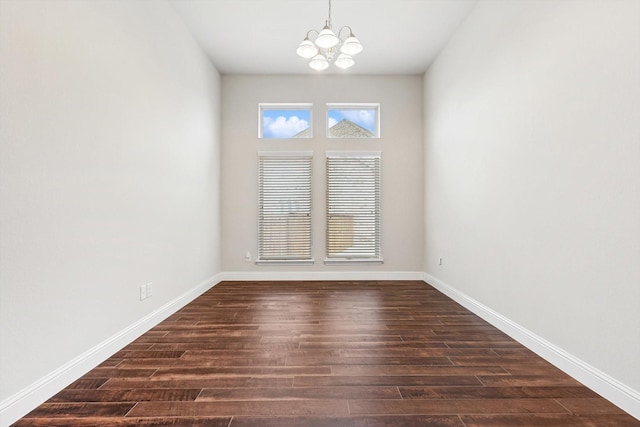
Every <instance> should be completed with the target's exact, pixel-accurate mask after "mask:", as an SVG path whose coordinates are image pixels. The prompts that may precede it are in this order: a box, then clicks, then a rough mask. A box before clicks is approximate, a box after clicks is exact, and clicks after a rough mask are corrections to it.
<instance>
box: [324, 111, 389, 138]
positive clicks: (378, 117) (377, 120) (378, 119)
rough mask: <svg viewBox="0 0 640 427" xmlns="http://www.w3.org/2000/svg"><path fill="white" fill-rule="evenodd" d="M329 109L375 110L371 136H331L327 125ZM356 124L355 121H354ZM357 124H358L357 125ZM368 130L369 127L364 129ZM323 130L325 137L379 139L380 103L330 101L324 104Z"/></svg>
mask: <svg viewBox="0 0 640 427" xmlns="http://www.w3.org/2000/svg"><path fill="white" fill-rule="evenodd" d="M330 110H375V113H376V117H375V121H374V122H375V130H374V131H373V132H372V133H373V136H372V137H341V136H331V132H330V127H329V118H330V117H329V114H330ZM356 125H357V123H356ZM358 126H359V125H358ZM366 130H369V129H366ZM325 132H326V137H327V139H357V140H360V139H364V140H367V139H380V103H379V102H374V103H371V102H368V103H356V102H330V103H327V104H326V120H325Z"/></svg>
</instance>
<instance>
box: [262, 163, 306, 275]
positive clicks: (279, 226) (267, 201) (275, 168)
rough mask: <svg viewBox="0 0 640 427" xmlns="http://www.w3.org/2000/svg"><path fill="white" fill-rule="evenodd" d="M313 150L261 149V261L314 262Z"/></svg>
mask: <svg viewBox="0 0 640 427" xmlns="http://www.w3.org/2000/svg"><path fill="white" fill-rule="evenodd" d="M311 163H312V154H311V153H310V152H295V153H283V152H277V153H264V152H261V153H258V181H259V182H258V198H259V200H258V210H259V212H258V263H260V262H265V263H266V262H312V261H313V260H312V256H311Z"/></svg>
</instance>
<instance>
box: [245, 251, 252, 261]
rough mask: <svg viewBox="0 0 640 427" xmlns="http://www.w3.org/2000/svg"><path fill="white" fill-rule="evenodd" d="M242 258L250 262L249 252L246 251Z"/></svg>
mask: <svg viewBox="0 0 640 427" xmlns="http://www.w3.org/2000/svg"><path fill="white" fill-rule="evenodd" d="M244 260H245V261H247V262H251V252H249V251H247V253H246V254H244Z"/></svg>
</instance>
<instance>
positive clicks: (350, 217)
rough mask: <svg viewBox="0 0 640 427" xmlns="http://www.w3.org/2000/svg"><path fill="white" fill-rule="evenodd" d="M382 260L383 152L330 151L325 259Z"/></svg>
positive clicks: (328, 154) (331, 261)
mask: <svg viewBox="0 0 640 427" xmlns="http://www.w3.org/2000/svg"><path fill="white" fill-rule="evenodd" d="M354 261H356V262H376V263H382V257H381V255H380V153H379V152H365V153H348V152H328V153H327V259H326V260H325V263H327V264H330V263H341V262H354Z"/></svg>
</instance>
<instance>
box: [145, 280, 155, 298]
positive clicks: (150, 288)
mask: <svg viewBox="0 0 640 427" xmlns="http://www.w3.org/2000/svg"><path fill="white" fill-rule="evenodd" d="M152 285H153V283H152V282H149V283H147V284H146V287H147V298H149V297H150V296H151V295H153V288H152Z"/></svg>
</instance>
